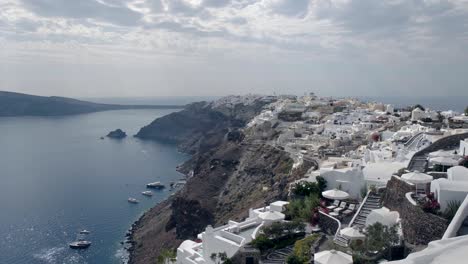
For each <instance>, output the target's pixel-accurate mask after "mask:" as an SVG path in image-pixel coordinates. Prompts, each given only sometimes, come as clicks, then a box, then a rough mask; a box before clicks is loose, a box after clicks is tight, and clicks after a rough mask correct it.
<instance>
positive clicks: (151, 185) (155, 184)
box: [146, 181, 166, 189]
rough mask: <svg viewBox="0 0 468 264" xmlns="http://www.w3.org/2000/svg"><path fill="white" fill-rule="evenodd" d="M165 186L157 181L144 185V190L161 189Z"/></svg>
mask: <svg viewBox="0 0 468 264" xmlns="http://www.w3.org/2000/svg"><path fill="white" fill-rule="evenodd" d="M165 187H166V186H164V184H162V183H161V182H159V181H157V182H151V183H148V184H146V188H153V189H163V188H165Z"/></svg>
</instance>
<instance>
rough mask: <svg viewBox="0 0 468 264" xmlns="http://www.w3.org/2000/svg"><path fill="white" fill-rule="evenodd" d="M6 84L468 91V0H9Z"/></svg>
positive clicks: (146, 92)
mask: <svg viewBox="0 0 468 264" xmlns="http://www.w3.org/2000/svg"><path fill="white" fill-rule="evenodd" d="M0 90H9V91H18V92H25V93H33V94H42V95H62V96H75V97H95V96H97V97H102V96H170V95H180V96H182V95H200V96H207V95H225V94H240V93H242V94H245V93H273V92H276V93H295V94H303V93H304V92H309V91H315V92H316V93H318V94H321V95H334V96H340V95H369V96H387V95H418V94H423V95H432V94H433V95H463V96H468V1H467V0H458V1H455V0H445V1H444V0H442V1H438V0H391V1H390V0H356V1H349V0H0Z"/></svg>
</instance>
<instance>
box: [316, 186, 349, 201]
mask: <svg viewBox="0 0 468 264" xmlns="http://www.w3.org/2000/svg"><path fill="white" fill-rule="evenodd" d="M322 196H323V197H325V198H328V199H332V200H344V199H346V198H348V197H349V194H348V193H347V192H344V191H341V190H338V189H333V190H328V191H324V192H322Z"/></svg>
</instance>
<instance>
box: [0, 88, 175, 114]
mask: <svg viewBox="0 0 468 264" xmlns="http://www.w3.org/2000/svg"><path fill="white" fill-rule="evenodd" d="M174 108H181V106H177V105H116V104H98V103H92V102H87V101H81V100H76V99H72V98H66V97H57V96H50V97H46V96H37V95H29V94H22V93H14V92H5V91H0V116H61V115H73V114H83V113H91V112H98V111H106V110H118V109H174Z"/></svg>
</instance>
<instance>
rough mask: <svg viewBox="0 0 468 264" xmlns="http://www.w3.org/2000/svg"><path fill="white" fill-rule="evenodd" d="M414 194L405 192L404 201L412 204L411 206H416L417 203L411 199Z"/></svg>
mask: <svg viewBox="0 0 468 264" xmlns="http://www.w3.org/2000/svg"><path fill="white" fill-rule="evenodd" d="M413 193H414V192H407V193H406V194H405V196H406V199H407V200H408V201H409V202H410V203H411V204H412V205H415V206H416V205H418V203H417V202H416V201H415V200H414V199H413V197H412V196H411V195H412V194H413Z"/></svg>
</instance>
